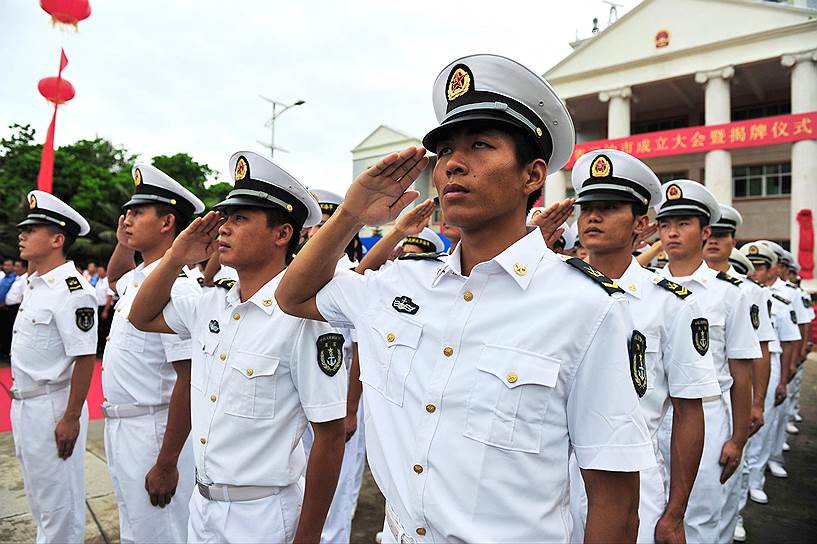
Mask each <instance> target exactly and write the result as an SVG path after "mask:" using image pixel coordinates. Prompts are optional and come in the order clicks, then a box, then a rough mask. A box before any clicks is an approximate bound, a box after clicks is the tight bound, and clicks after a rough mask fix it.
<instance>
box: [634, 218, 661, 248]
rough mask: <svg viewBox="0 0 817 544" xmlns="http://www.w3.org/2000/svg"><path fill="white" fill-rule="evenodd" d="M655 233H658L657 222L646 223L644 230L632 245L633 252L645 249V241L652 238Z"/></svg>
mask: <svg viewBox="0 0 817 544" xmlns="http://www.w3.org/2000/svg"><path fill="white" fill-rule="evenodd" d="M656 232H658V221H651V222H650V223H647V226H646V227H645V228H644V230H642V231H641V233H639V234H638V236H636V238H635V242H634V243H633V250H636V249H641V248H642V247H647V240H648V239H650V238H652V236H653V235H654V234H655V233H656Z"/></svg>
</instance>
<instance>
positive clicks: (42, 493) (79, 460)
mask: <svg viewBox="0 0 817 544" xmlns="http://www.w3.org/2000/svg"><path fill="white" fill-rule="evenodd" d="M69 393H70V388H69V387H66V388H65V389H62V390H60V391H55V392H53V393H48V394H46V395H42V396H39V397H34V398H31V399H26V400H16V399H15V400H12V402H11V424H12V435H13V438H14V451H15V454H16V456H17V460H18V461H19V462H20V468H21V471H22V473H23V484H24V486H25V492H26V497H27V498H28V504H29V507H30V508H31V514H32V517H33V518H34V522H35V523H36V524H37V544H45V543H50V542H55V543H66V542H68V543H74V542H84V540H85V443H86V438H87V435H88V406H87V405H83V407H82V415H81V416H80V420H79V437H78V438H77V442H76V444H75V445H74V452H73V453H72V454H71V457H69V458H68V459H66V460H62V459H60V458H59V457H57V443H56V441H55V439H54V429H55V428H56V426H57V423H58V422H59V421H60V419H62V416H63V415H64V414H65V408H66V406H67V405H68V395H69Z"/></svg>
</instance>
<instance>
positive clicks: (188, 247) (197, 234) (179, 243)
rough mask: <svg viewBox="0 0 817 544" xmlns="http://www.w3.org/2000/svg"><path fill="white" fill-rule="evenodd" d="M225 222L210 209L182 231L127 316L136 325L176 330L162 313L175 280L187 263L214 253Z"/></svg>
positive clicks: (137, 295)
mask: <svg viewBox="0 0 817 544" xmlns="http://www.w3.org/2000/svg"><path fill="white" fill-rule="evenodd" d="M223 223H224V219H223V218H222V216H221V214H219V213H217V212H209V213H208V214H207V215H205V216H204V217H198V218H196V219H194V220H193V222H192V223H190V226H188V227H187V228H186V229H184V231H183V232H182V233H181V234H179V236H178V237H177V238H176V240H174V242H173V245H172V246H170V249H168V250H167V252H165V256H164V257H162V261H161V262H160V263H159V266H157V267H156V269H155V270H154V271H153V272H152V273H151V274H150V275H149V276H148V277H147V278H146V279H145V281H144V283H143V284H142V288H141V289H139V292H138V293H137V294H136V298H134V299H133V304H132V305H131V310H130V315H129V316H128V319H129V320H130V322H131V324H132V325H133V326H134V327H136V328H137V329H139V330H140V331H145V332H164V333H173V332H175V331H173V329H171V328H170V327H169V326H168V325H167V323H166V322H165V318H164V316H163V315H162V311H163V310H164V308H165V306H167V303H168V302H170V291H171V289H172V288H173V283H174V282H175V281H176V278H177V277H178V276H179V271H180V270H181V269H182V267H183V266H184V265H185V264H187V263H192V262H199V261H203V260H204V259H206V258H208V257H209V256H210V255H212V254H213V252H214V251H215V246H216V244H215V241H216V239H217V238H218V229H219V227H221V225H222V224H223Z"/></svg>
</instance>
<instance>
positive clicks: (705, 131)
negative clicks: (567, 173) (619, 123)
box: [565, 111, 817, 169]
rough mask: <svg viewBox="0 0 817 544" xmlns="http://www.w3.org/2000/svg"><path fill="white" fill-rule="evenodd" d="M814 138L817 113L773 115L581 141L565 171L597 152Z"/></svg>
mask: <svg viewBox="0 0 817 544" xmlns="http://www.w3.org/2000/svg"><path fill="white" fill-rule="evenodd" d="M815 139H817V111H812V112H809V113H795V114H791V115H776V116H774V117H761V118H759V119H749V120H748V121H738V122H735V123H725V124H723V125H707V126H698V127H689V128H681V129H675V130H663V131H661V132H648V133H645V134H637V135H635V136H629V137H627V138H616V139H615V140H595V141H592V142H581V143H578V144H576V148H575V149H574V150H573V156H572V157H571V158H570V161H569V162H568V163H567V164H566V165H565V168H566V169H569V168H572V167H573V163H575V162H576V160H577V159H578V158H579V157H581V156H582V155H584V154H585V153H587V152H588V151H594V150H596V149H618V150H620V151H624V152H625V153H629V154H631V155H633V156H635V157H639V158H648V157H663V156H666V155H687V154H690V153H702V152H704V151H710V150H712V149H734V148H737V147H755V146H761V145H774V144H782V143H786V142H797V141H799V140H815Z"/></svg>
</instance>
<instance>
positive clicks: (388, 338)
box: [386, 332, 397, 342]
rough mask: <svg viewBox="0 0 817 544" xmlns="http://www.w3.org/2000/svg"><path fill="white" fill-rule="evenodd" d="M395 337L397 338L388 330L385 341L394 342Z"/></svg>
mask: <svg viewBox="0 0 817 544" xmlns="http://www.w3.org/2000/svg"><path fill="white" fill-rule="evenodd" d="M395 338H397V337H396V336H394V333H393V332H390V333H389V334H387V335H386V341H387V342H394V339H395Z"/></svg>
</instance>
